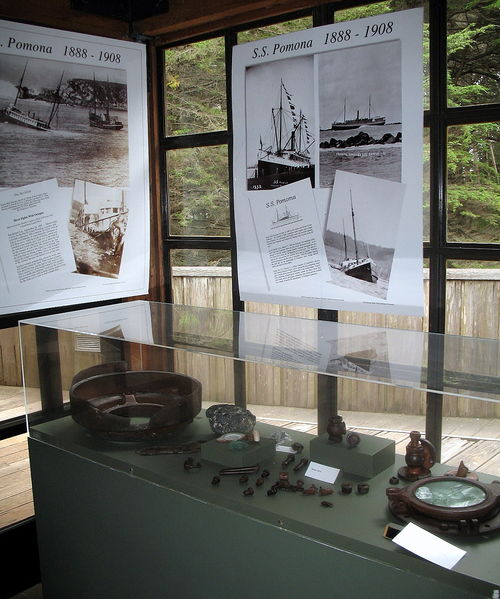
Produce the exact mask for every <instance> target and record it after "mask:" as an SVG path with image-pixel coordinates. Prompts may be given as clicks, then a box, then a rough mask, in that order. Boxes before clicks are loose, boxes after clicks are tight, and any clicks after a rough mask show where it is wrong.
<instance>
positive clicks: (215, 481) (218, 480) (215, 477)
mask: <svg viewBox="0 0 500 599" xmlns="http://www.w3.org/2000/svg"><path fill="white" fill-rule="evenodd" d="M219 483H220V478H219V477H218V476H214V477H213V478H212V485H213V486H214V487H215V486H217V485H218V484H219Z"/></svg>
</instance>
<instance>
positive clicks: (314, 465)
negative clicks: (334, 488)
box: [305, 462, 340, 485]
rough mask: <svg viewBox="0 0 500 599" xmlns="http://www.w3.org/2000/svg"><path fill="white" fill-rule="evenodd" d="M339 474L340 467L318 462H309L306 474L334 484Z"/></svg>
mask: <svg viewBox="0 0 500 599" xmlns="http://www.w3.org/2000/svg"><path fill="white" fill-rule="evenodd" d="M339 474H340V470H339V469H338V468H332V467H331V466H325V465H324V464H318V462H309V466H308V468H307V470H306V474H305V476H307V477H308V478H315V479H316V480H320V481H322V482H324V483H330V484H331V485H333V483H334V482H335V481H336V480H337V476H338V475H339Z"/></svg>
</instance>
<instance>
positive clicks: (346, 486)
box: [341, 483, 352, 495]
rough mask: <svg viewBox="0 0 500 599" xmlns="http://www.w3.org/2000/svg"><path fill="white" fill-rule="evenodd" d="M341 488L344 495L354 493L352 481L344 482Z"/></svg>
mask: <svg viewBox="0 0 500 599" xmlns="http://www.w3.org/2000/svg"><path fill="white" fill-rule="evenodd" d="M341 490H342V493H343V494H344V495H349V493H352V483H342V486H341Z"/></svg>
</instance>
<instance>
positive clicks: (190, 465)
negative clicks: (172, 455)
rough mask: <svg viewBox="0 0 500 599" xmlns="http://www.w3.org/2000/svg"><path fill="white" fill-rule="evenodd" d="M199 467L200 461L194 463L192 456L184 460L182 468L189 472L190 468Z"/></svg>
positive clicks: (195, 468) (197, 468) (196, 468)
mask: <svg viewBox="0 0 500 599" xmlns="http://www.w3.org/2000/svg"><path fill="white" fill-rule="evenodd" d="M200 468H201V464H200V462H196V463H195V461H194V460H193V458H187V460H186V461H185V462H184V470H186V472H189V471H190V470H199V469H200Z"/></svg>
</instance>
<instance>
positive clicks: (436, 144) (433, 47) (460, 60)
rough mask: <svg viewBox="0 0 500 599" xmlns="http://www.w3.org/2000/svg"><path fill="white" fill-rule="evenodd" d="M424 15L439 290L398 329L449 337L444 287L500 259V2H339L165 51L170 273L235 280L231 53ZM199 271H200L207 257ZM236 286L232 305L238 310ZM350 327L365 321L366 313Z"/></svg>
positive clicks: (430, 196) (429, 192)
mask: <svg viewBox="0 0 500 599" xmlns="http://www.w3.org/2000/svg"><path fill="white" fill-rule="evenodd" d="M416 6H423V7H424V13H425V19H424V20H425V23H424V32H423V33H424V93H425V98H424V106H425V108H426V111H425V130H424V152H425V156H424V194H423V218H424V239H425V246H424V254H425V256H426V258H428V261H427V264H428V267H429V268H428V275H427V274H426V276H428V277H429V281H430V282H429V294H428V304H427V306H426V309H427V315H426V318H425V319H423V320H421V321H419V322H416V321H415V319H407V322H403V320H404V319H403V320H402V319H397V326H407V327H415V326H417V327H419V328H420V327H423V328H427V327H429V328H430V330H432V331H436V332H444V331H445V330H446V329H447V328H448V325H447V311H446V305H447V300H446V285H447V283H446V281H447V279H448V278H450V276H451V277H452V278H453V280H455V277H456V276H457V275H456V273H455V272H454V271H455V270H456V269H458V268H463V269H465V270H469V269H470V268H476V269H486V270H489V269H495V268H496V266H497V264H498V257H499V252H500V247H499V246H498V244H499V239H500V238H499V231H500V193H499V177H498V163H499V159H500V156H499V138H500V131H499V125H498V108H499V104H498V101H499V83H498V60H497V59H498V56H497V53H496V50H495V48H496V39H497V36H498V25H499V19H498V13H497V10H496V8H495V3H494V2H493V0H474V1H472V2H468V3H464V2H461V1H460V0H449V1H448V2H446V1H445V0H437V1H433V2H428V0H386V1H385V2H352V1H351V2H338V3H335V4H331V5H326V6H325V5H322V6H321V7H318V9H311V10H310V11H309V12H305V13H301V14H297V15H292V16H291V15H286V17H283V21H281V22H280V21H278V20H276V19H274V20H273V22H265V21H263V22H260V23H249V24H248V25H242V26H240V27H238V28H237V29H231V30H228V31H224V32H220V34H218V35H215V36H214V37H211V38H209V39H200V40H193V41H192V42H188V43H186V42H185V41H184V42H183V43H182V44H180V45H172V46H169V47H165V48H162V49H161V50H160V54H161V58H162V63H163V74H164V77H163V81H162V82H161V91H162V97H163V110H162V113H163V114H164V133H165V135H164V138H163V152H164V154H163V158H162V160H163V163H164V165H165V177H164V189H163V191H164V195H163V205H164V215H165V228H164V230H165V235H164V241H165V244H166V248H167V250H166V256H167V260H166V262H167V266H168V268H169V269H170V270H169V272H172V270H171V269H172V268H176V267H180V266H182V264H180V263H179V254H175V251H177V250H180V249H182V250H183V251H187V250H195V249H196V250H199V249H205V250H210V251H209V252H208V253H206V254H205V255H206V257H207V259H206V264H205V265H204V266H206V267H214V265H219V267H221V268H222V266H221V265H224V266H223V268H226V270H227V268H228V266H227V265H228V256H231V264H232V266H233V268H234V266H235V261H236V256H235V240H234V236H233V233H232V228H231V186H230V181H229V175H230V173H231V113H230V106H231V96H230V80H229V79H230V66H231V65H230V61H231V48H232V46H233V45H234V44H237V43H244V42H248V41H253V40H256V39H261V38H264V37H270V36H275V35H279V34H282V33H289V32H293V31H296V30H300V29H305V28H309V27H312V26H313V25H324V24H327V23H332V22H338V21H345V20H351V19H356V18H362V17H367V16H372V15H375V14H382V13H387V12H391V11H395V10H404V9H407V8H414V7H416ZM173 252H174V253H173ZM218 252H220V256H219V253H218ZM181 262H183V261H181ZM196 264H197V265H198V266H203V265H202V264H201V263H200V258H199V254H198V257H197V258H196ZM452 271H453V272H452ZM447 272H448V277H447ZM226 274H227V272H226ZM464 276H466V275H465V274H464ZM492 276H495V275H492ZM233 283H234V284H233V290H234V293H233V304H234V307H235V308H237V309H240V308H242V305H241V303H240V301H239V297H238V291H237V285H236V281H233ZM172 293H173V294H175V291H173V292H172ZM170 297H173V295H171V296H170ZM214 302H215V304H217V299H216V298H214V301H213V302H211V303H212V304H213V303H214ZM225 307H231V306H225ZM339 316H340V318H341V319H342V318H347V315H342V314H340V315H339ZM348 318H349V320H351V321H353V320H354V321H356V320H357V321H359V322H366V319H367V317H366V316H363V315H362V314H357V315H353V314H351V315H349V316H348ZM384 324H387V319H384ZM482 330H483V333H484V329H483V328H482ZM495 334H496V332H495V331H492V332H491V334H490V336H495Z"/></svg>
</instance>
